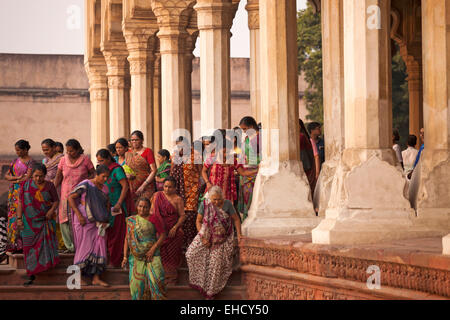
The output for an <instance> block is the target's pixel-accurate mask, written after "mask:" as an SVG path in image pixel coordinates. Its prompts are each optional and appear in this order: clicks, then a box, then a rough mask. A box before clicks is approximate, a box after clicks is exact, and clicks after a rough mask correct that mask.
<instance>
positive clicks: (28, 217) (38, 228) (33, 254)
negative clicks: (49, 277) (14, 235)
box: [20, 179, 59, 275]
mask: <svg viewBox="0 0 450 320" xmlns="http://www.w3.org/2000/svg"><path fill="white" fill-rule="evenodd" d="M20 201H21V202H22V212H23V225H24V229H23V231H22V239H23V253H24V256H25V266H26V269H27V274H28V275H35V274H38V273H40V272H43V271H46V270H48V269H50V268H53V267H54V266H56V265H57V264H58V263H59V257H58V243H57V241H56V234H55V229H56V222H55V220H47V218H46V214H47V212H48V211H49V210H50V208H51V207H52V205H53V203H54V202H57V201H58V194H57V192H56V189H55V186H54V185H53V183H51V182H48V181H45V184H44V185H43V186H42V187H38V186H37V185H36V184H35V183H34V182H33V181H32V180H31V179H30V180H28V181H26V182H25V183H24V184H23V187H22V189H21V192H20Z"/></svg>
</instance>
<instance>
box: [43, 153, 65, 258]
mask: <svg viewBox="0 0 450 320" xmlns="http://www.w3.org/2000/svg"><path fill="white" fill-rule="evenodd" d="M63 157H64V154H62V153H57V154H55V155H54V156H53V158H51V159H50V158H44V160H42V164H43V165H45V167H46V168H47V175H46V176H45V180H47V181H50V182H54V181H55V178H56V173H57V172H58V165H59V162H60V161H61V159H62V158H63ZM56 191H57V192H58V196H59V195H60V194H61V186H59V187H58V188H57V190H56ZM56 214H57V217H56V220H57V221H56V222H58V220H59V219H58V210H56ZM56 239H57V240H58V248H59V249H60V250H63V249H64V248H65V246H64V241H63V238H62V234H61V228H60V227H59V223H57V224H56Z"/></svg>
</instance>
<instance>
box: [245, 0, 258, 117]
mask: <svg viewBox="0 0 450 320" xmlns="http://www.w3.org/2000/svg"><path fill="white" fill-rule="evenodd" d="M245 8H246V9H247V11H248V27H249V29H250V105H251V107H252V115H253V117H254V118H255V119H256V122H260V121H261V84H260V79H259V78H260V57H259V0H248V1H247V6H246V7H245Z"/></svg>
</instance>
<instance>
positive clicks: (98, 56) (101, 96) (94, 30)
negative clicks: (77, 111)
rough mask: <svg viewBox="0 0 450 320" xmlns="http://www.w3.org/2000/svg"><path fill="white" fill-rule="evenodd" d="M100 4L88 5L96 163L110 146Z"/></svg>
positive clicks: (88, 59)
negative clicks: (101, 48) (97, 157)
mask: <svg viewBox="0 0 450 320" xmlns="http://www.w3.org/2000/svg"><path fill="white" fill-rule="evenodd" d="M100 13H101V2H100V0H86V1H85V32H86V33H85V40H86V42H85V53H84V65H85V69H86V73H87V76H88V79H89V92H90V100H91V145H90V154H91V159H92V160H93V161H94V163H96V161H97V160H96V159H95V155H96V153H97V150H99V149H101V148H104V147H106V146H107V145H108V144H109V143H110V140H109V106H108V81H107V77H106V72H107V67H106V62H105V58H104V57H103V54H102V53H101V52H100V43H101V36H100V34H101V14H100Z"/></svg>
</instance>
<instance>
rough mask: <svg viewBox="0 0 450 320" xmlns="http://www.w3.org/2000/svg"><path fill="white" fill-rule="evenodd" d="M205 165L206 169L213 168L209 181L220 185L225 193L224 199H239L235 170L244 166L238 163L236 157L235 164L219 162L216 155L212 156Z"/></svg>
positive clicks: (232, 200)
mask: <svg viewBox="0 0 450 320" xmlns="http://www.w3.org/2000/svg"><path fill="white" fill-rule="evenodd" d="M204 166H205V167H206V169H208V170H211V171H210V173H209V181H210V182H211V184H212V185H213V186H214V185H215V186H219V187H220V188H221V189H222V191H223V195H224V199H228V200H230V201H231V202H234V201H236V200H237V190H236V189H237V188H236V180H235V173H234V171H235V170H237V169H239V167H242V165H241V164H238V163H237V161H236V159H235V160H234V165H233V164H227V163H219V162H218V161H217V160H216V159H215V158H214V157H210V158H208V159H207V160H206V162H205V164H204Z"/></svg>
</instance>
